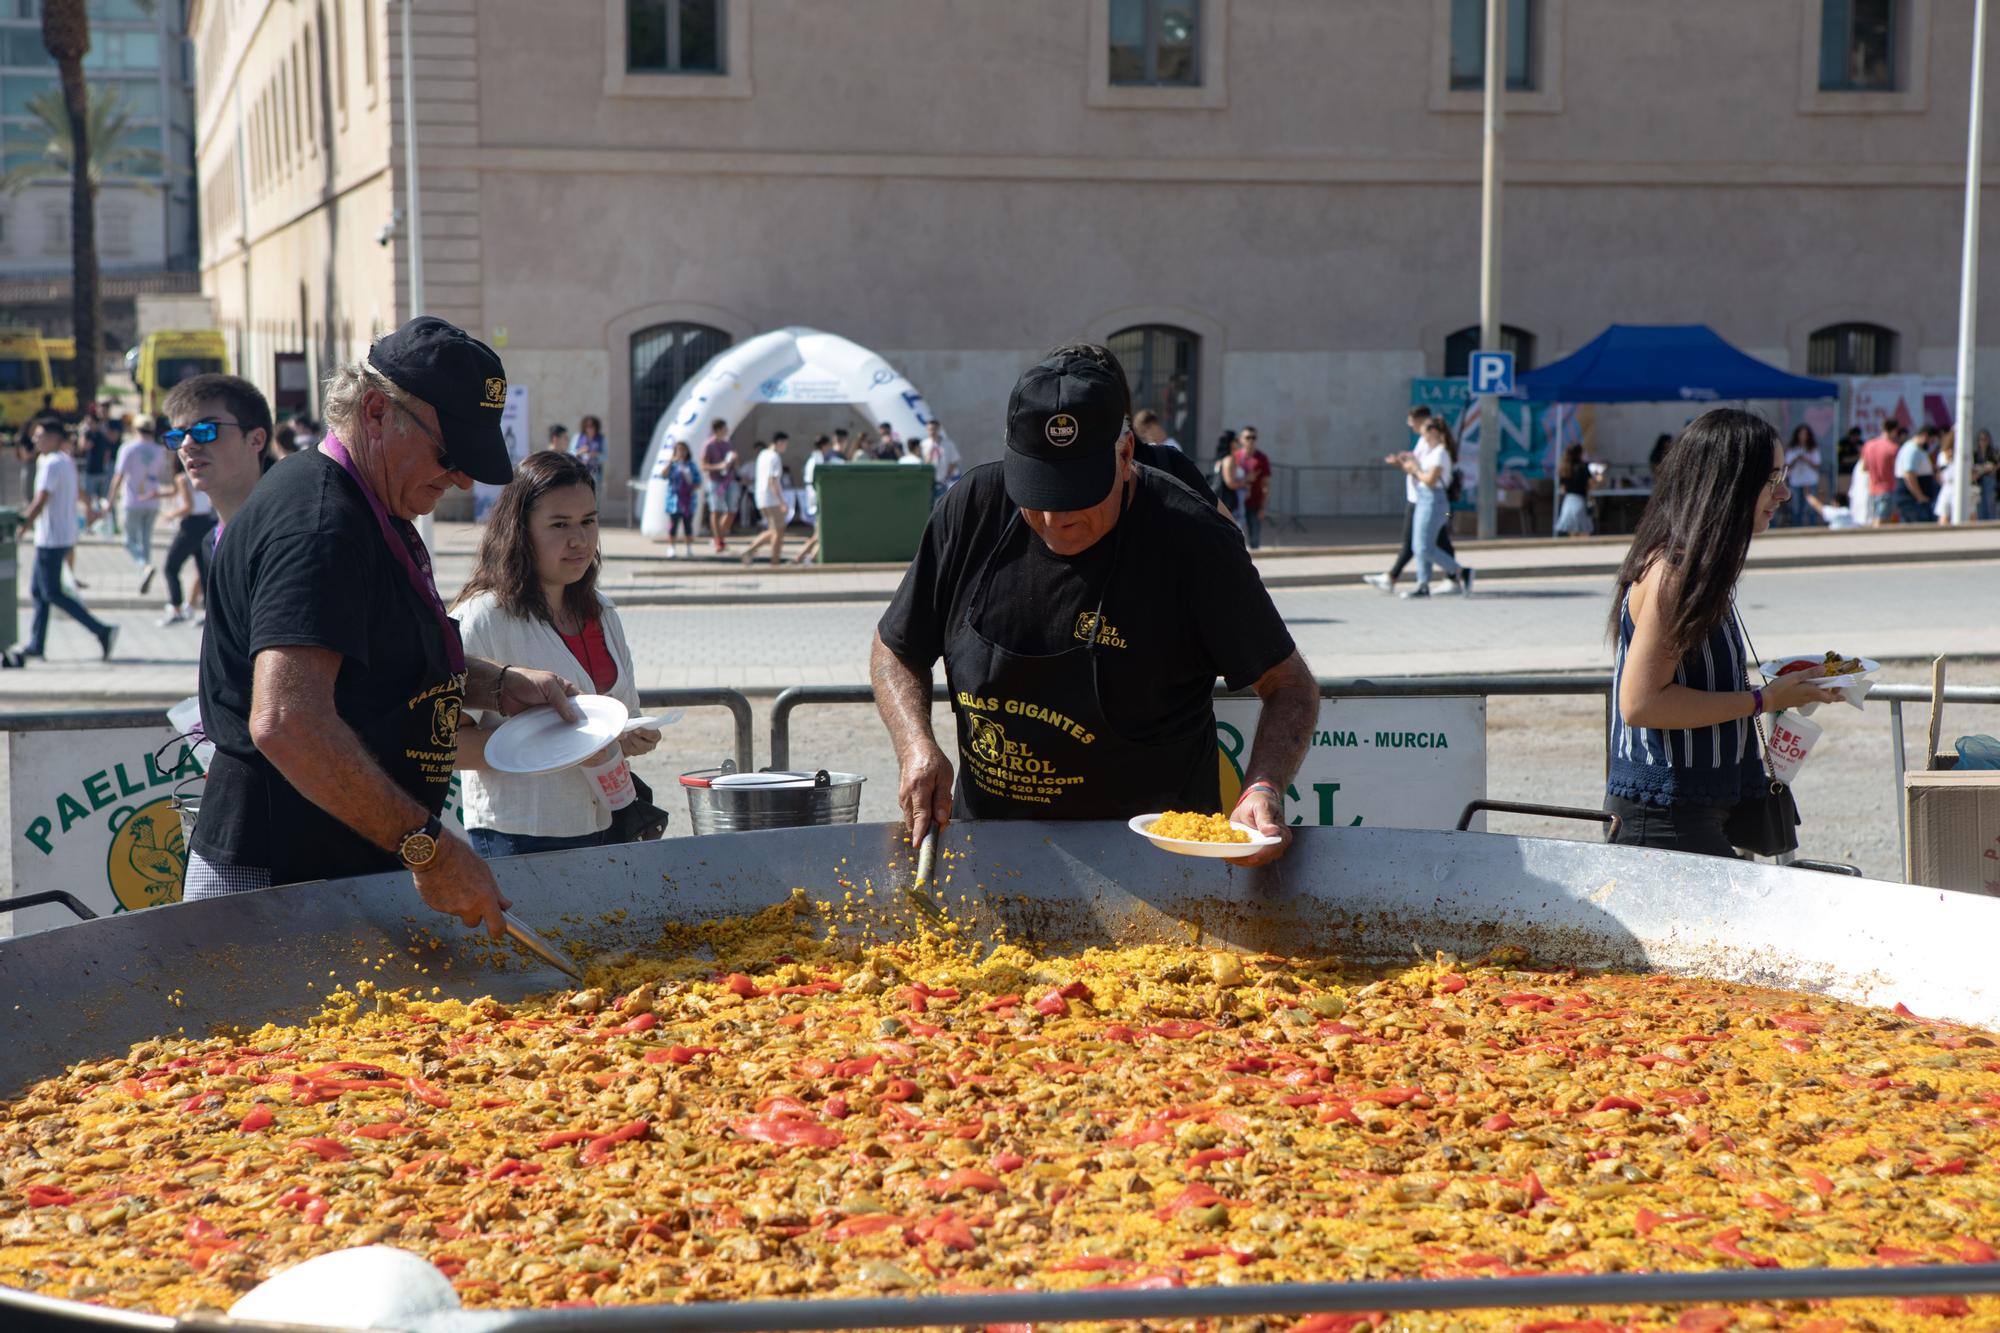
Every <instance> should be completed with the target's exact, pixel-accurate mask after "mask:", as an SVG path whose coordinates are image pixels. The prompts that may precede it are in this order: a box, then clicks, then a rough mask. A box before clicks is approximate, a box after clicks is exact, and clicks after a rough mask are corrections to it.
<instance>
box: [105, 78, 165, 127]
mask: <svg viewBox="0 0 2000 1333" xmlns="http://www.w3.org/2000/svg"><path fill="white" fill-rule="evenodd" d="M102 86H104V87H108V88H113V89H116V90H117V93H118V101H119V104H120V105H121V106H123V107H124V108H125V110H126V111H127V112H128V113H129V114H130V115H131V116H132V118H133V119H134V120H157V119H158V118H159V115H160V85H159V84H158V83H155V82H153V81H152V80H151V79H144V80H141V79H120V80H119V81H117V82H116V83H113V82H110V81H109V80H107V81H106V82H105V83H104V84H103V85H102Z"/></svg>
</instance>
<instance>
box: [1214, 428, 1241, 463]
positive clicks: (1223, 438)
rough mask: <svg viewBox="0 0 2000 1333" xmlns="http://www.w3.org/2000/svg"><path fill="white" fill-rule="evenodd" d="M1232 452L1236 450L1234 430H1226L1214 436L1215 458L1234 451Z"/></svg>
mask: <svg viewBox="0 0 2000 1333" xmlns="http://www.w3.org/2000/svg"><path fill="white" fill-rule="evenodd" d="M1234 452H1236V432H1235V431H1233V430H1226V431H1224V432H1222V434H1220V435H1218V436H1216V437H1215V456H1216V457H1217V458H1220V457H1222V456H1223V455H1224V454H1228V453H1234Z"/></svg>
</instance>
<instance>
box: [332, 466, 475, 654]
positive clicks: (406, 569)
mask: <svg viewBox="0 0 2000 1333" xmlns="http://www.w3.org/2000/svg"><path fill="white" fill-rule="evenodd" d="M319 447H320V452H321V453H324V454H325V455H326V456H327V457H328V458H331V459H332V460H333V461H334V462H336V463H338V464H340V466H341V468H342V469H343V470H345V471H346V473H347V475H348V476H350V477H352V478H353V479H354V484H355V485H356V486H359V487H360V488H361V493H362V494H363V495H364V496H366V497H367V498H368V508H369V509H371V510H372V511H374V514H375V522H376V524H377V525H378V526H379V527H380V528H381V529H382V541H383V544H384V545H386V546H387V547H388V548H389V554H391V555H393V556H395V557H396V562H397V563H398V564H400V565H401V566H402V567H403V575H404V577H405V578H407V579H409V581H410V586H411V587H412V588H415V589H416V590H417V592H418V593H419V594H420V595H421V596H422V597H423V599H424V602H425V604H426V605H428V606H429V607H430V610H431V614H432V615H433V616H435V617H436V618H437V623H438V629H439V631H440V632H442V633H443V635H444V654H445V661H446V662H447V663H448V664H449V665H450V667H451V670H452V673H453V674H454V675H458V674H462V673H463V672H464V671H465V644H464V642H463V641H462V640H461V639H460V638H459V637H458V622H457V621H455V620H453V619H452V618H451V615H450V613H449V612H447V611H446V610H445V607H444V598H442V597H440V596H438V590H437V579H436V578H435V577H434V576H433V574H432V573H431V555H430V552H429V551H427V550H425V549H424V544H423V541H422V540H421V539H420V538H418V537H417V535H416V534H415V533H414V532H411V531H408V529H409V526H410V525H409V524H408V523H404V524H402V525H401V526H400V527H398V526H397V524H396V523H394V522H392V521H391V520H390V517H389V510H388V509H387V507H386V506H384V505H383V503H382V501H381V500H380V499H379V498H377V497H376V494H375V492H374V490H373V489H372V488H370V487H369V485H368V483H367V481H366V480H364V479H363V478H362V476H361V471H360V469H358V468H356V467H355V466H354V459H353V458H352V457H351V456H350V455H349V454H348V452H347V446H346V445H344V444H342V443H341V442H340V437H339V436H338V435H335V434H334V433H333V432H332V431H328V432H327V433H326V438H325V439H323V440H321V441H320V442H319Z"/></svg>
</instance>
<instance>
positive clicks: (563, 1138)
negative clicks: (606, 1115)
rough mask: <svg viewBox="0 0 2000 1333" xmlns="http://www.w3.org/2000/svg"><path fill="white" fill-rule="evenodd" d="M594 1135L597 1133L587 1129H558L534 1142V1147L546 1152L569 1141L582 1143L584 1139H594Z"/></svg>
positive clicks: (569, 1142)
mask: <svg viewBox="0 0 2000 1333" xmlns="http://www.w3.org/2000/svg"><path fill="white" fill-rule="evenodd" d="M596 1137H597V1135H595V1134H593V1133H591V1132H590V1131H589V1130H587V1129H560V1130H557V1131H556V1132H555V1133H553V1134H551V1135H549V1136H548V1137H547V1138H545V1139H543V1140H542V1141H541V1142H540V1143H538V1144H536V1145H535V1147H536V1148H537V1149H539V1150H540V1151H542V1152H547V1151H549V1150H550V1149H551V1148H561V1147H564V1146H565V1145H568V1144H571V1143H582V1142H583V1141H584V1140H586V1139H594V1138H596Z"/></svg>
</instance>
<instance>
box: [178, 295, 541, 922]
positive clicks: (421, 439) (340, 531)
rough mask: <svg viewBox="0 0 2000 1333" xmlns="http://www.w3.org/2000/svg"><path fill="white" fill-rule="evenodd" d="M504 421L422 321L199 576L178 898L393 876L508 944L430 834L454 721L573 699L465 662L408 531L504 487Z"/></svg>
mask: <svg viewBox="0 0 2000 1333" xmlns="http://www.w3.org/2000/svg"><path fill="white" fill-rule="evenodd" d="M506 403H507V379H506V371H505V370H504V369H503V368H502V366H501V364H500V358H499V357H498V356H496V355H494V353H493V350H492V349H491V348H490V347H488V346H486V345H485V344H484V343H482V342H479V341H478V340H477V339H474V338H472V337H470V336H468V335H467V334H466V333H465V331H464V330H462V329H460V328H458V327H457V326H455V325H453V324H450V323H448V322H446V321H445V320H442V319H437V318H434V317H428V316H426V317H419V318H417V319H413V320H411V321H410V322H409V323H407V324H405V325H404V326H403V327H402V328H400V329H398V330H396V331H395V332H394V333H391V334H388V335H387V336H385V337H383V338H381V339H379V340H377V342H376V343H375V345H374V346H373V347H371V348H370V349H369V351H368V354H367V356H366V357H365V358H363V359H362V360H361V361H358V362H355V363H352V364H350V365H347V366H343V367H342V368H341V369H340V370H338V371H336V372H335V373H334V375H333V377H332V378H331V379H330V380H329V381H328V384H327V387H326V393H325V411H326V418H327V426H328V431H327V434H326V437H325V438H324V440H322V442H321V444H320V447H319V448H318V449H317V450H314V451H311V452H306V453H300V454H296V455H294V456H293V457H291V458H289V459H287V460H286V461H285V462H284V464H283V465H282V466H278V467H274V468H272V469H271V473H270V475H269V476H267V477H265V478H264V479H263V480H262V481H261V482H259V483H258V484H256V486H255V487H254V488H253V489H252V491H251V494H250V497H249V499H248V500H247V501H245V502H244V503H243V504H242V507H241V508H240V509H239V510H238V511H237V512H236V513H235V514H234V515H233V516H231V517H230V519H229V521H228V523H227V524H226V525H225V528H224V532H223V535H222V540H221V542H220V543H219V544H218V545H217V547H216V552H215V558H214V560H213V562H212V563H211V565H210V568H209V575H210V578H209V598H208V632H207V634H206V635H205V636H204V637H203V640H202V647H201V720H202V729H203V731H204V732H206V733H207V736H208V738H209V739H210V740H211V741H213V742H215V747H216V753H215V759H214V762H213V763H212V764H211V765H210V767H209V772H208V781H207V786H206V790H205V791H204V793H203V796H202V803H201V818H200V820H199V822H198V823H197V824H196V826H195V830H194V836H193V838H192V839H191V840H190V847H189V857H188V871H187V881H186V888H185V891H184V893H183V897H184V898H185V899H188V900H197V899H201V898H210V897H216V896H220V895H222V894H228V893H238V892H243V891H245V890H250V889H258V888H263V887H265V886H267V885H273V884H295V883H299V882H301V881H305V880H315V879H336V878H342V877H346V876H354V875H366V874H372V873H375V872H378V871H385V870H394V869H396V868H398V867H399V866H400V867H403V868H406V869H408V870H409V871H410V872H411V875H412V877H413V879H414V881H415V885H416V889H417V892H418V893H419V894H420V895H421V896H422V897H423V900H424V901H425V902H426V903H428V904H430V906H431V907H433V908H435V909H437V910H438V911H440V912H445V913H448V914H450V915H453V916H456V917H458V918H459V919H460V920H461V921H463V922H464V923H465V924H466V925H468V926H475V925H484V926H485V927H486V929H487V930H488V931H489V932H490V933H491V934H493V935H494V936H495V937H498V936H499V935H501V934H502V933H504V931H505V923H504V920H503V917H502V913H503V911H504V909H505V908H506V907H507V906H508V902H507V900H506V899H505V898H504V897H502V896H501V894H500V890H499V887H498V886H497V885H496V884H495V883H494V880H493V874H492V872H491V871H490V870H489V869H488V868H487V866H486V863H485V862H484V861H482V860H481V859H480V858H479V856H478V854H477V853H475V852H474V851H473V850H472V848H471V846H470V845H469V844H467V843H466V842H465V841H464V840H462V839H461V838H458V837H453V836H448V835H447V834H446V833H445V832H444V829H443V826H442V824H441V822H440V820H439V818H438V816H439V814H440V813H441V812H442V811H443V809H444V802H445V795H446V792H447V790H448V789H449V787H450V784H451V776H452V770H453V767H454V762H455V759H456V749H457V740H458V720H459V713H460V710H461V709H463V708H467V707H470V708H477V709H485V710H492V711H497V712H500V713H503V714H509V715H511V714H514V713H519V712H522V711H523V710H525V709H529V708H534V707H537V706H540V705H543V704H549V705H553V706H554V707H555V708H556V710H557V711H558V712H559V713H560V714H561V715H562V716H564V717H565V718H567V719H569V720H571V721H576V720H577V719H578V714H577V711H576V708H575V705H573V704H571V703H570V702H569V701H568V695H569V694H570V693H573V691H572V690H570V689H569V688H568V687H567V686H566V684H565V683H564V681H563V679H562V678H561V677H560V676H558V675H555V674H554V673H552V672H547V671H535V670H528V669H524V668H521V667H517V666H512V665H508V664H505V663H500V662H491V661H486V660H483V659H480V658H468V657H467V656H466V653H465V648H464V645H463V643H462V642H461V641H460V639H459V635H458V626H457V623H456V622H455V621H453V620H452V619H451V618H450V616H449V615H448V614H447V613H446V611H445V604H444V601H443V599H442V598H441V597H440V596H439V595H438V590H437V584H436V581H435V579H434V577H433V575H432V571H431V560H430V553H429V552H428V551H427V550H426V549H425V548H424V544H423V541H422V539H421V538H419V537H418V536H417V531H416V528H415V526H414V525H413V524H412V522H411V520H412V519H414V518H416V517H418V516H419V515H422V514H428V513H430V512H431V510H432V509H434V508H435V507H436V505H437V503H438V501H439V500H440V499H442V498H443V496H444V494H445V492H447V491H449V490H453V489H458V490H468V489H470V488H471V486H472V483H473V482H474V481H483V482H487V483H490V484H492V485H496V486H497V485H503V484H505V483H506V482H507V481H508V479H509V478H511V477H512V475H513V463H512V460H511V459H510V458H509V456H508V453H507V443H506V440H505V439H504V438H503V437H502V435H501V431H500V416H501V410H502V409H503V408H504V407H505V406H506ZM189 438H190V439H192V438H194V437H193V435H192V433H190V436H189ZM218 438H219V436H218Z"/></svg>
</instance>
